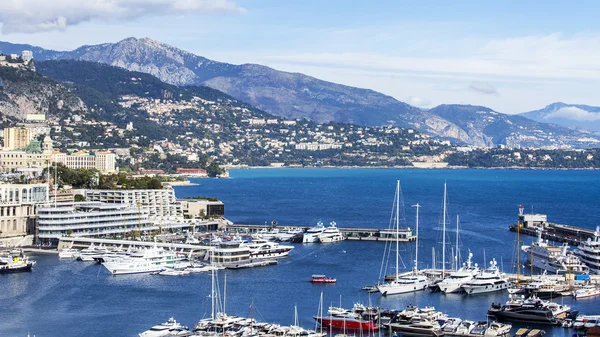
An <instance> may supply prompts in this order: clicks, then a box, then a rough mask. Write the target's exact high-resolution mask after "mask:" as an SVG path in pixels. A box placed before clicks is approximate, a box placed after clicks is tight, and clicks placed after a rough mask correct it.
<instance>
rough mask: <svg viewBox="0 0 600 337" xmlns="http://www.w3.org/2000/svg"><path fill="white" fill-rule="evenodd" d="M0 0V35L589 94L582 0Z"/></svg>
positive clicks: (506, 99)
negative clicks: (123, 43) (169, 48)
mask: <svg viewBox="0 0 600 337" xmlns="http://www.w3.org/2000/svg"><path fill="white" fill-rule="evenodd" d="M24 3H25V2H24V1H21V0H4V1H3V6H4V8H3V9H2V10H1V11H0V22H1V23H2V29H1V32H0V40H3V41H10V42H18V43H29V44H34V45H39V46H42V47H46V48H53V49H61V50H65V49H74V48H76V47H78V46H80V45H83V44H98V43H104V42H116V41H119V40H121V39H123V38H126V37H130V36H135V37H149V38H152V39H155V40H159V41H162V42H165V43H168V44H171V45H173V46H175V47H178V48H181V49H185V50H188V51H190V52H193V53H195V54H198V55H202V56H205V57H208V58H211V59H214V60H217V61H223V62H230V63H236V64H239V63H259V64H264V65H268V66H271V67H273V68H276V69H279V70H285V71H291V72H302V73H305V74H307V75H311V76H315V77H317V78H321V79H324V80H329V81H333V82H337V83H342V84H346V85H351V86H357V87H363V88H370V89H373V90H376V91H380V92H382V93H385V94H388V95H391V96H394V97H395V98H397V99H399V100H402V101H405V102H408V103H411V104H414V105H418V106H421V107H425V108H431V107H434V106H436V105H438V104H444V103H464V104H476V105H485V106H489V107H491V108H493V109H495V110H497V111H500V112H506V113H518V112H524V111H529V110H534V109H538V108H542V107H544V106H545V105H547V104H550V103H552V102H555V101H563V102H568V103H579V104H589V105H600V96H599V95H597V93H596V91H597V90H596V88H597V87H599V84H600V57H598V56H599V55H600V27H599V26H600V23H599V20H597V13H599V12H600V8H599V7H600V4H599V3H596V2H593V1H578V2H576V3H568V2H565V1H561V2H559V1H528V2H525V1H498V2H491V1H432V2H424V1H337V0H330V1H284V0H280V1H275V0H263V1H261V0H254V1H250V0H237V1H236V0H147V1H144V0H110V1H109V0H96V1H89V2H88V1H83V3H82V1H77V0H53V1H51V2H47V1H46V0H28V1H27V2H26V3H27V4H28V5H27V6H25V5H24Z"/></svg>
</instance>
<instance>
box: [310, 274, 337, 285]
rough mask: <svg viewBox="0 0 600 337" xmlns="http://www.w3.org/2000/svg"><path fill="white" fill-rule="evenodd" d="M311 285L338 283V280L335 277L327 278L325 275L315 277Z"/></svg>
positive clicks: (311, 280)
mask: <svg viewBox="0 0 600 337" xmlns="http://www.w3.org/2000/svg"><path fill="white" fill-rule="evenodd" d="M310 282H311V283H336V282H337V280H336V279H334V278H333V277H327V276H325V275H313V276H312V278H311V279H310Z"/></svg>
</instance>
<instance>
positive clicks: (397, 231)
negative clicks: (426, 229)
mask: <svg viewBox="0 0 600 337" xmlns="http://www.w3.org/2000/svg"><path fill="white" fill-rule="evenodd" d="M399 226H400V180H398V182H397V185H396V279H398V273H399V271H398V250H399V249H400V248H399V244H398V241H399V240H398V235H399V230H398V227H399Z"/></svg>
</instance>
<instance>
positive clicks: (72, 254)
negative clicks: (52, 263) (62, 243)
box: [58, 248, 80, 259]
mask: <svg viewBox="0 0 600 337" xmlns="http://www.w3.org/2000/svg"><path fill="white" fill-rule="evenodd" d="M79 254H80V252H79V249H74V248H64V249H63V250H61V251H60V252H59V253H58V258H59V259H76V258H78V257H79Z"/></svg>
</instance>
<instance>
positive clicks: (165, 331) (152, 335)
mask: <svg viewBox="0 0 600 337" xmlns="http://www.w3.org/2000/svg"><path fill="white" fill-rule="evenodd" d="M186 330H187V327H186V326H183V325H181V324H179V323H178V322H177V321H176V320H175V319H173V317H171V318H169V320H168V321H166V322H165V323H162V324H159V325H155V326H153V327H152V328H150V329H149V330H146V331H144V332H142V333H141V334H139V337H160V336H170V335H174V334H177V333H179V332H182V331H186Z"/></svg>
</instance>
